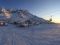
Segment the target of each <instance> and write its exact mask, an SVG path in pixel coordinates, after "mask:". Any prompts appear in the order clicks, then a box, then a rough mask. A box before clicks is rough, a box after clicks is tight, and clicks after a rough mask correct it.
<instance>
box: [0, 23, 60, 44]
mask: <svg viewBox="0 0 60 45" xmlns="http://www.w3.org/2000/svg"><path fill="white" fill-rule="evenodd" d="M0 45H60V25H58V24H40V25H36V26H31V27H24V28H23V27H22V28H21V27H17V26H16V25H12V24H8V25H7V26H0Z"/></svg>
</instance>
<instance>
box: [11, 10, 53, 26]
mask: <svg viewBox="0 0 60 45" xmlns="http://www.w3.org/2000/svg"><path fill="white" fill-rule="evenodd" d="M11 12H12V16H11V22H18V23H20V24H23V25H37V24H49V23H53V22H49V21H47V20H45V19H43V18H39V17H37V16H35V15H33V14H31V13H30V12H29V11H28V10H23V9H22V10H15V11H11Z"/></svg>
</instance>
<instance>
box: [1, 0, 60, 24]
mask: <svg viewBox="0 0 60 45" xmlns="http://www.w3.org/2000/svg"><path fill="white" fill-rule="evenodd" d="M0 7H5V8H21V9H27V10H29V12H31V13H32V14H33V15H36V16H38V17H41V18H44V19H46V20H49V19H50V16H52V19H53V22H56V23H60V0H0Z"/></svg>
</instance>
